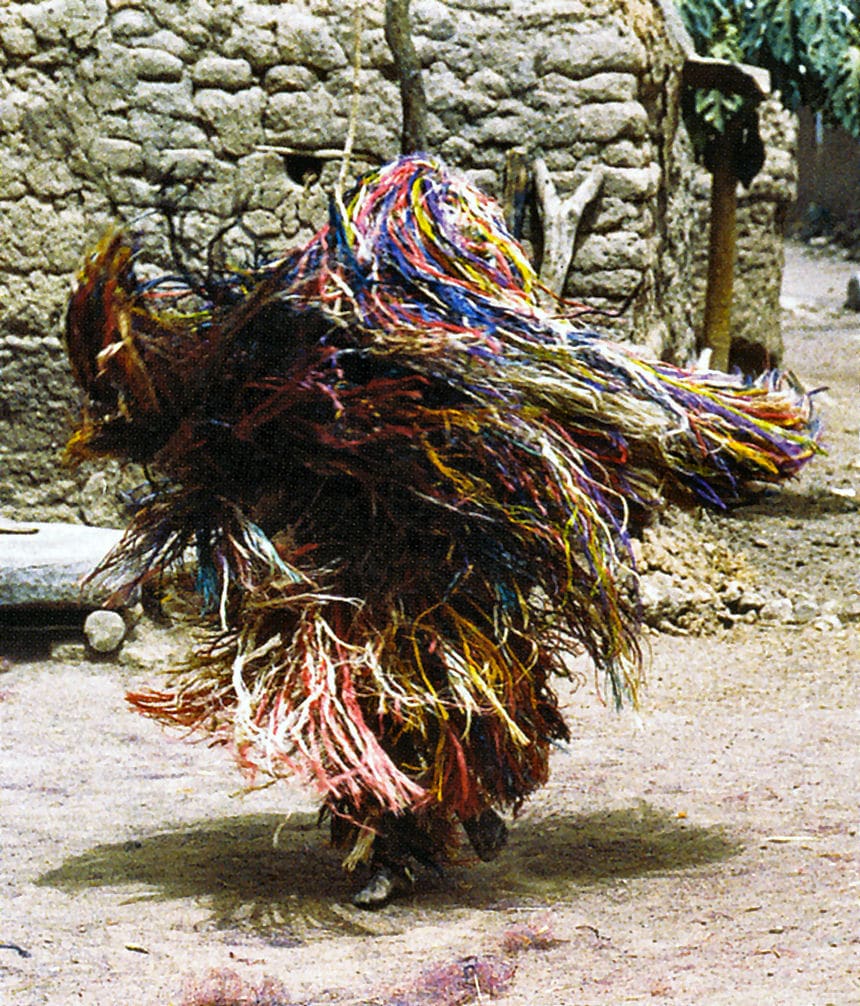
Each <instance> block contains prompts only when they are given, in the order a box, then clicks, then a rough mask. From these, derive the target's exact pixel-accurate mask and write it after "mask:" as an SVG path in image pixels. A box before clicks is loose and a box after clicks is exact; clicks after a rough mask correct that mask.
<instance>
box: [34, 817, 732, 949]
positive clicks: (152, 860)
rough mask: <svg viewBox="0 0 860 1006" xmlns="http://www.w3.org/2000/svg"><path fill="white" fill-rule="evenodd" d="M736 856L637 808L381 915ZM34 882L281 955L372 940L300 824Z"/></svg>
mask: <svg viewBox="0 0 860 1006" xmlns="http://www.w3.org/2000/svg"><path fill="white" fill-rule="evenodd" d="M276 835H277V844H275V836H276ZM738 849H739V846H738V843H737V842H736V841H733V840H732V839H731V838H730V837H729V836H727V835H726V833H724V832H723V831H722V830H721V829H719V828H699V827H695V826H692V825H689V824H686V823H685V822H682V821H679V820H678V819H677V818H676V817H675V816H674V814H670V813H668V812H664V811H661V810H659V809H655V808H653V807H651V806H650V805H648V804H640V805H638V806H636V807H633V808H626V809H623V810H615V811H608V812H603V813H594V814H589V815H566V816H555V817H545V818H543V819H541V820H540V821H529V822H526V821H523V822H520V823H519V824H517V825H515V827H514V828H513V831H512V836H511V841H510V844H509V846H508V848H507V850H506V851H505V852H504V853H503V855H502V856H501V857H500V858H499V859H498V860H497V861H496V862H495V863H492V864H481V863H476V864H474V865H472V864H468V865H458V866H454V867H451V868H449V869H448V870H447V871H446V874H445V876H434V875H432V874H428V873H424V874H422V875H421V876H420V877H419V878H418V885H417V887H416V891H415V893H414V894H413V895H410V896H409V897H407V898H405V899H403V900H401V901H399V902H397V903H396V904H395V905H394V906H392V908H391V909H390V910H389V912H387V913H385V915H386V917H387V922H386V924H385V929H386V931H388V932H392V931H399V930H400V929H401V928H402V929H403V930H404V931H405V930H406V929H407V928H408V927H409V925H410V922H411V921H412V920H413V916H414V910H420V912H421V917H422V920H423V921H424V922H429V921H431V919H432V916H433V915H434V913H435V912H439V913H440V915H443V914H446V913H449V912H450V910H451V909H452V908H456V907H463V908H473V909H474V908H478V909H480V908H484V909H494V908H500V907H504V906H505V905H509V904H510V903H511V901H512V900H514V899H515V900H516V901H517V903H532V902H534V903H537V904H546V903H547V902H549V901H558V900H563V899H565V898H569V897H571V896H572V894H573V893H574V892H572V891H571V887H577V886H580V887H583V886H587V885H590V884H593V883H601V882H607V881H612V880H613V879H614V878H622V877H637V876H642V875H646V874H649V873H662V874H665V873H674V872H677V871H679V870H684V869H689V868H692V867H696V866H702V865H706V864H709V863H714V862H719V861H722V860H724V859H726V858H728V857H730V856H732V855H734V854H736V853H737V851H738ZM38 883H39V884H40V885H43V886H51V887H56V888H60V889H62V890H64V891H68V892H72V893H74V892H77V891H82V890H85V889H93V888H99V887H105V888H108V887H110V888H116V887H123V886H131V887H137V888H140V887H143V888H144V890H143V891H142V892H140V893H139V894H137V893H135V894H132V898H137V899H139V900H141V901H152V900H155V901H168V900H177V899H182V898H191V899H195V900H200V901H202V902H204V903H205V904H206V905H207V906H208V908H209V910H210V913H211V925H212V926H213V928H216V929H224V930H237V929H238V930H242V931H245V932H246V933H248V934H251V933H254V934H256V935H257V936H260V937H263V938H266V939H267V940H268V941H271V940H274V939H276V940H277V942H279V943H282V944H283V943H287V944H289V943H290V942H294V943H300V942H304V941H305V940H306V939H310V938H313V936H314V935H316V936H317V937H320V936H330V935H331V933H332V931H333V930H334V931H338V932H341V933H366V932H368V929H371V930H372V929H378V926H375V925H373V926H369V925H368V922H369V919H370V918H371V917H369V916H368V915H367V914H366V913H362V912H360V911H358V910H357V909H353V908H352V907H351V905H350V904H349V902H350V896H351V894H352V892H353V890H354V889H355V887H356V878H350V877H348V876H346V875H345V874H344V873H343V871H342V870H341V868H340V862H339V857H338V855H337V853H336V852H335V851H333V850H332V849H330V848H329V847H328V846H327V845H326V838H325V834H324V833H323V832H321V831H320V830H319V829H318V827H317V824H316V818H315V817H314V816H313V815H307V814H305V815H293V816H292V817H290V818H287V819H284V818H282V817H278V816H276V815H268V814H257V815H243V816H236V817H229V818H221V819H218V820H214V821H206V822H200V823H196V824H193V825H190V826H186V827H183V828H177V829H176V830H172V831H164V832H161V833H159V834H156V835H152V836H149V837H146V838H142V839H140V840H136V841H130V842H123V843H118V844H116V845H101V846H97V847H96V848H94V849H92V850H90V851H89V852H85V853H83V854H82V855H80V856H76V857H74V858H72V859H69V860H67V861H66V862H65V863H63V865H62V866H60V867H58V868H57V869H55V870H51V871H50V872H49V873H46V874H44V875H43V876H42V877H40V878H39V881H38ZM377 918H378V916H377ZM401 924H402V925H401Z"/></svg>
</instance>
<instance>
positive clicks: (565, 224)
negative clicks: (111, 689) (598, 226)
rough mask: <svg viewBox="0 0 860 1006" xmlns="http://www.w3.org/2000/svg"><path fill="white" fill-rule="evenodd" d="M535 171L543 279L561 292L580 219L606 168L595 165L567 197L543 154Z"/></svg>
mask: <svg viewBox="0 0 860 1006" xmlns="http://www.w3.org/2000/svg"><path fill="white" fill-rule="evenodd" d="M534 172H535V193H536V195H537V203H538V208H539V210H540V215H541V221H542V222H543V261H542V262H541V269H540V279H541V282H542V283H543V284H544V285H545V286H546V287H547V288H548V289H549V290H551V291H552V292H553V293H555V294H557V295H558V296H561V295H562V292H563V291H564V283H565V280H566V279H567V274H568V272H569V271H570V263H571V260H572V259H573V246H574V243H575V242H576V232H577V230H578V229H579V221H580V220H581V219H582V214H583V213H584V212H585V211H586V209H587V208H588V206H589V205H590V203H592V202H593V201H594V199H595V198H596V196H597V194H598V192H599V191H600V187H601V186H602V185H603V168H602V167H600V166H597V167H594V168H592V169H591V171H590V172H589V173H588V175H587V176H586V178H584V179H583V180H582V182H580V184H579V185H578V186H577V188H576V190H575V191H574V192H573V193H572V195H570V196H568V197H567V198H566V199H562V198H561V197H560V196H559V195H558V192H557V191H556V188H555V183H554V182H553V180H552V178H550V174H549V169H548V168H547V166H546V162H545V161H544V160H543V158H538V159H537V160H536V161H535V166H534Z"/></svg>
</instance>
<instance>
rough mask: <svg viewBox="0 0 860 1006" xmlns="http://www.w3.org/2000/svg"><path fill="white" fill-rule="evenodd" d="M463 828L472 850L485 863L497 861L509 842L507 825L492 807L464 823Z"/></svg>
mask: <svg viewBox="0 0 860 1006" xmlns="http://www.w3.org/2000/svg"><path fill="white" fill-rule="evenodd" d="M463 828H464V830H465V832H466V834H467V835H468V836H469V841H470V842H471V843H472V848H473V849H474V850H475V852H476V853H477V854H478V856H479V857H480V858H481V859H483V860H484V862H485V863H488V862H490V860H493V859H495V858H496V857H497V856H498V855H499V853H500V852H501V851H502V849H504V847H505V845H506V843H507V841H508V828H507V825H506V824H505V822H504V821H503V820H502V819H501V817H499V815H498V814H497V813H496V812H495V811H494V810H493V808H492V807H488V808H487V809H486V810H485V811H482V812H481V813H480V814H477V815H476V816H475V817H470V818H468V820H466V821H463Z"/></svg>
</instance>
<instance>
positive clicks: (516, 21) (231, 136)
mask: <svg viewBox="0 0 860 1006" xmlns="http://www.w3.org/2000/svg"><path fill="white" fill-rule="evenodd" d="M383 9H384V4H383V2H382V0H372V2H368V3H365V4H363V5H362V12H363V26H362V33H361V67H362V69H361V76H360V85H361V87H360V90H361V105H360V114H359V120H358V128H357V133H356V137H355V157H354V163H353V172H351V173H355V172H357V171H358V170H360V169H362V168H363V167H365V166H369V165H372V164H376V163H380V162H383V161H385V160H387V159H389V158H391V157H393V156H395V155H396V154H397V153H398V152H399V133H400V98H399V90H398V86H397V82H396V79H395V74H394V69H393V61H392V58H391V54H390V52H389V50H388V47H387V45H386V42H385V38H384V31H383ZM412 19H413V33H414V39H415V44H416V47H417V49H418V52H419V55H420V58H421V61H422V65H423V68H424V70H423V72H424V83H425V88H426V91H427V97H428V103H429V108H430V115H429V120H428V130H429V135H428V141H429V142H428V145H429V147H430V150H431V151H432V152H434V153H438V154H440V155H441V156H442V157H443V158H445V159H446V160H447V161H448V162H449V163H450V164H451V165H453V166H456V167H459V168H461V169H463V170H465V171H466V172H468V173H469V174H470V175H471V176H472V177H473V179H474V180H475V181H477V182H478V183H479V184H480V185H482V186H483V187H485V188H486V189H488V190H489V191H491V192H493V193H494V194H496V195H499V194H500V192H501V188H502V173H503V166H504V159H505V153H506V151H507V150H508V149H510V148H511V147H514V146H519V147H524V148H525V149H526V150H527V151H528V153H529V154H530V155H534V156H542V157H544V158H545V160H546V161H547V164H548V166H549V168H550V171H551V173H552V175H553V178H554V180H555V183H556V186H557V188H558V190H559V192H560V194H562V195H564V194H566V193H568V192H571V191H573V190H574V189H575V187H576V186H577V185H578V184H579V182H580V181H581V179H582V178H584V177H585V175H586V174H587V173H588V172H589V171H590V169H591V168H592V166H594V165H595V164H598V163H599V164H601V165H603V167H604V169H605V181H604V185H603V188H602V191H601V193H600V195H599V197H598V199H597V200H596V201H595V203H594V204H593V206H592V208H591V209H590V211H589V213H588V214H587V217H586V218H585V219H584V220H583V224H582V226H581V228H580V233H579V236H578V240H577V248H576V254H575V258H574V262H573V267H572V269H571V273H570V276H569V281H568V287H567V290H566V292H567V293H568V295H570V296H572V297H576V298H580V299H586V300H588V301H591V302H593V303H596V304H598V305H601V306H605V307H607V308H609V309H617V308H618V307H619V306H621V305H622V304H626V303H627V302H628V301H629V302H630V303H629V306H628V307H627V309H626V311H625V313H624V314H623V316H622V317H620V318H618V319H611V318H607V319H605V326H608V327H609V328H610V329H611V330H612V331H613V333H614V334H615V335H617V336H618V337H621V338H633V339H635V340H637V341H639V342H642V343H645V344H647V345H648V347H649V348H650V349H651V350H652V351H655V352H663V353H666V354H668V355H669V356H673V357H675V358H679V359H683V358H684V357H686V356H687V355H689V353H690V351H691V347H692V344H693V329H694V321H693V318H692V309H691V297H692V296H694V295H697V294H695V293H694V290H693V288H692V287H691V286H690V284H689V283H682V282H679V278H683V277H686V276H687V275H688V273H689V267H690V262H691V254H692V244H691V242H690V240H689V237H690V234H691V232H692V231H694V230H695V228H696V227H697V226H698V224H697V223H696V222H695V212H694V207H693V199H694V197H695V192H694V187H693V185H692V183H691V181H690V180H691V179H692V177H693V174H692V170H691V165H690V163H689V159H687V160H685V159H684V158H685V151H684V148H683V144H682V143H681V144H680V145H679V139H678V137H679V135H680V134H681V133H682V132H683V131H682V130H679V129H678V121H677V88H678V86H679V74H680V63H681V61H682V58H683V57H682V55H681V53H680V52H679V50H678V47H677V45H676V44H675V43H674V42H672V41H670V39H669V35H668V34H667V31H666V28H665V24H664V21H663V14H662V10H661V7H660V5H659V3H657V2H656V0H447V2H441V0H413V4H412ZM353 42H354V29H353V12H352V4H343V3H336V2H334V0H306V2H294V3H278V2H269V3H266V2H248V0H238V2H225V0H182V2H179V0H174V2H167V0H42V2H35V3H18V4H13V5H5V6H0V218H2V228H0V376H2V385H0V473H2V478H0V513H5V514H7V515H15V516H19V517H20V516H24V515H29V516H31V517H32V518H37V517H38V518H53V519H72V520H86V521H88V522H104V521H105V520H108V519H111V517H112V506H113V503H112V500H113V495H112V488H111V481H110V479H105V477H104V476H103V475H101V474H98V473H95V472H94V471H93V470H91V469H87V468H84V469H83V470H79V471H69V470H67V469H64V468H62V467H61V466H60V463H59V455H60V452H61V448H62V445H63V443H64V441H65V438H66V436H67V434H68V431H69V429H70V424H71V418H72V417H73V416H74V415H75V413H76V411H77V394H76V391H75V389H74V388H73V386H72V382H71V379H70V376H69V372H68V367H67V364H66V361H65V358H64V353H63V349H62V345H61V333H62V320H63V311H64V304H65V300H66V297H67V294H68V289H69V283H70V279H71V277H72V275H73V274H74V271H75V269H76V267H77V265H78V263H79V260H80V256H81V254H82V252H83V250H84V248H85V247H86V246H87V245H88V244H89V243H90V242H91V241H92V240H93V239H94V238H95V237H96V236H97V235H98V233H99V232H100V231H101V230H102V229H103V228H104V226H105V225H106V224H107V223H109V222H110V221H112V220H116V219H117V218H119V219H124V220H129V221H133V224H134V227H135V229H136V230H137V231H139V232H141V233H142V234H143V235H144V236H145V238H146V243H147V254H148V255H149V254H150V249H154V250H155V251H156V252H158V251H159V250H160V251H161V253H162V259H163V261H164V262H165V263H166V262H167V255H166V248H167V241H166V234H165V225H164V219H163V214H161V213H159V212H158V211H157V209H158V207H159V206H163V205H165V204H169V205H170V206H172V207H173V208H174V209H175V211H176V219H177V222H178V224H179V226H180V232H181V234H180V237H181V243H182V247H183V249H184V250H185V254H187V255H188V257H189V260H190V261H192V262H193V261H195V260H198V261H199V259H200V256H201V255H203V254H204V253H205V249H206V246H207V243H208V242H209V240H210V238H211V237H212V235H213V234H214V233H215V232H216V231H218V230H219V229H220V228H223V227H224V226H225V225H227V224H230V223H233V226H232V227H231V228H230V229H229V230H228V232H227V233H226V235H225V236H224V239H223V242H222V245H223V248H224V249H225V254H228V255H229V257H230V258H231V259H232V260H233V261H239V262H241V261H243V260H247V259H249V258H250V257H251V256H253V255H255V254H259V253H263V254H271V253H277V252H278V251H279V250H282V249H283V248H285V247H287V246H289V245H291V244H294V243H296V242H298V241H300V240H302V239H303V238H304V237H306V236H308V235H309V234H310V233H311V232H312V231H313V230H314V229H315V228H316V227H318V226H319V225H320V224H321V223H322V222H323V221H324V220H325V216H326V207H327V194H328V193H329V192H330V191H331V189H332V187H333V185H334V182H335V180H336V178H337V175H338V172H339V170H340V161H339V159H337V158H336V157H335V156H333V152H335V151H337V150H338V149H339V148H340V147H341V146H342V144H343V142H344V140H345V138H346V134H347V129H348V118H349V105H350V98H349V96H350V91H351V88H352V72H353V71H352V67H351V61H352V52H353ZM601 325H604V322H603V321H601ZM129 478H133V476H129Z"/></svg>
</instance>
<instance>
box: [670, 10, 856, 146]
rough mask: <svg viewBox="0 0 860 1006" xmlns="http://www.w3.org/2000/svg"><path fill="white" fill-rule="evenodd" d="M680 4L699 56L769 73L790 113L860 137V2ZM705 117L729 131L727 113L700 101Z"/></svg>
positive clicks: (715, 127)
mask: <svg viewBox="0 0 860 1006" xmlns="http://www.w3.org/2000/svg"><path fill="white" fill-rule="evenodd" d="M676 2H677V5H678V9H679V10H680V13H681V16H682V18H683V20H684V23H685V24H686V26H687V30H688V31H689V32H690V35H691V36H692V38H693V42H694V44H695V46H696V49H697V51H698V52H700V53H702V54H703V55H707V56H719V57H722V58H724V59H737V60H738V61H739V62H744V63H752V64H753V65H755V66H761V67H764V68H765V69H767V70H769V71H770V73H771V78H772V81H773V86H774V88H775V89H776V90H778V91H780V93H781V94H782V99H783V101H784V102H785V104H786V105H787V106H788V107H789V108H796V107H797V106H798V105H801V104H805V105H808V106H810V107H811V108H812V109H814V110H815V111H820V112H822V113H823V114H824V116H825V118H827V119H829V120H830V121H831V122H833V123H837V124H839V125H841V126H843V127H844V128H845V129H847V130H848V131H849V132H850V133H852V134H853V135H854V136H860V0H676ZM697 104H698V99H697ZM701 114H702V116H703V118H704V121H705V122H706V123H707V124H708V126H709V127H710V128H713V129H715V130H716V131H717V132H723V131H724V126H725V122H726V116H725V109H723V108H716V109H715V108H714V107H713V105H712V104H708V102H707V101H703V104H702V109H701Z"/></svg>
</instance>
